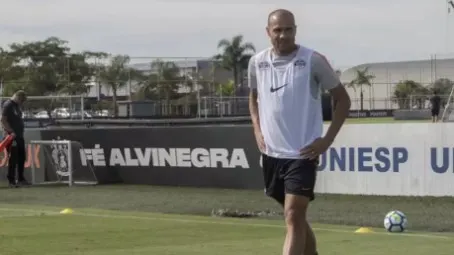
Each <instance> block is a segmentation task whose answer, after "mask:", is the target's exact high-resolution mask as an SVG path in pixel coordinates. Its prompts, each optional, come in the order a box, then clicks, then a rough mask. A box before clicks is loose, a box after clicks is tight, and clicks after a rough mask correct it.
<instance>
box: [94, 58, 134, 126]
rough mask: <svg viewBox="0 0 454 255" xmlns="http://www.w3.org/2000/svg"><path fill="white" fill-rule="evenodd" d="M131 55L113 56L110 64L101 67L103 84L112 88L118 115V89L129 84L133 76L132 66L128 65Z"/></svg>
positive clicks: (113, 100) (115, 113)
mask: <svg viewBox="0 0 454 255" xmlns="http://www.w3.org/2000/svg"><path fill="white" fill-rule="evenodd" d="M129 61H130V57H129V56H127V55H116V56H114V57H112V59H111V60H110V63H109V65H107V66H104V67H103V68H101V70H100V73H99V78H100V80H101V81H102V82H103V84H105V85H107V86H108V87H109V89H111V90H112V104H113V107H114V109H113V110H114V116H115V117H117V116H118V107H117V91H118V90H119V89H121V88H123V87H125V86H126V85H127V84H128V81H129V80H130V78H131V75H130V72H131V68H129V67H128V64H129Z"/></svg>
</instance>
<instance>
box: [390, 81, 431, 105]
mask: <svg viewBox="0 0 454 255" xmlns="http://www.w3.org/2000/svg"><path fill="white" fill-rule="evenodd" d="M427 93H428V89H427V88H425V87H424V86H423V85H421V84H420V83H417V82H415V81H412V80H404V81H400V82H399V83H398V84H397V85H396V87H395V88H394V95H393V100H394V102H396V103H397V105H398V107H399V109H410V108H413V107H414V106H416V107H418V108H423V106H424V103H425V101H426V100H427V98H426V97H425V96H422V95H427ZM412 95H418V96H417V97H416V98H414V99H413V98H411V96H412ZM415 104H416V105H415Z"/></svg>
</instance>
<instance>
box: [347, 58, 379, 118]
mask: <svg viewBox="0 0 454 255" xmlns="http://www.w3.org/2000/svg"><path fill="white" fill-rule="evenodd" d="M355 72H356V77H355V78H354V79H353V80H352V81H351V82H349V83H348V86H349V87H353V88H354V89H355V91H356V88H359V91H360V102H361V108H360V109H361V110H363V109H364V94H363V92H364V91H363V86H368V87H369V88H370V87H371V86H372V80H373V79H375V75H373V74H371V73H369V67H365V68H364V69H362V70H360V69H355Z"/></svg>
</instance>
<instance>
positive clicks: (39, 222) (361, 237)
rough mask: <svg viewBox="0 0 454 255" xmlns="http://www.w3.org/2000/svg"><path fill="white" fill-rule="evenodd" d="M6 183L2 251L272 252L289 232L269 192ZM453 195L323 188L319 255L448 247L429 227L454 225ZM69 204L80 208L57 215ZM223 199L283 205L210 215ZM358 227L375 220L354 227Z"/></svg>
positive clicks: (230, 204)
mask: <svg viewBox="0 0 454 255" xmlns="http://www.w3.org/2000/svg"><path fill="white" fill-rule="evenodd" d="M0 192H1V193H2V196H1V197H0V230H1V238H0V254H2V255H12V254H15V255H16V254H17V255H19V254H20V255H28V254H40V255H42V254H47V255H56V254H66V255H75V254H84V255H104V254H105V255H107V254H109V255H115V254H118V255H119V254H157V255H158V254H159V255H171V254H175V255H176V254H187V255H196V254H197V255H201V254H207V255H208V254H209V255H212V254H218V255H223V254H229V255H230V254H238V255H240V254H260V255H268V254H269V255H275V254H280V252H281V246H282V242H283V235H284V231H285V229H284V226H283V222H282V216H281V215H280V214H279V212H281V209H280V208H279V207H278V206H276V204H275V203H274V202H273V201H272V200H270V199H268V198H266V197H265V196H264V195H263V191H244V190H243V191H241V190H220V189H196V188H175V187H152V186H130V185H105V186H104V185H103V186H96V187H73V188H68V187H33V188H21V189H1V190H0ZM453 202H454V200H453V199H451V198H440V199H438V198H437V199H435V198H428V199H421V198H385V197H358V196H334V195H319V196H318V197H317V199H316V200H315V201H314V203H313V204H312V206H311V208H310V213H309V214H310V218H311V221H312V222H317V223H316V224H314V227H315V232H316V234H317V236H318V239H319V250H320V254H321V255H325V254H330V255H336V254H337V255H344V254H345V255H350V254H355V255H383V254H402V253H407V254H412V255H422V254H437V255H444V254H446V255H448V254H452V250H453V249H454V234H451V233H434V232H432V233H431V232H427V230H429V229H430V226H431V225H432V223H431V220H432V221H433V222H435V223H434V224H435V225H436V226H439V229H434V230H437V231H447V230H451V231H452V230H454V223H453V222H452V220H451V219H452V217H451V216H452V212H454V203H453ZM64 208H72V209H73V210H74V213H73V214H71V215H61V214H59V212H60V211H61V210H62V209H64ZM226 208H229V209H238V210H241V211H267V212H276V213H277V214H274V215H273V216H267V217H259V218H247V219H239V218H225V217H213V216H212V215H211V214H212V211H213V210H217V209H226ZM391 209H401V210H403V211H404V212H406V214H407V216H408V217H409V223H410V230H409V232H407V233H404V234H388V233H385V232H384V231H383V229H382V228H381V224H382V221H383V216H384V214H385V213H386V212H387V211H388V210H391ZM437 222H438V223H437ZM323 223H337V225H332V224H323ZM346 224H348V225H350V226H346ZM437 224H438V225H437ZM359 226H376V227H378V228H376V229H374V233H370V234H357V233H354V230H355V229H357V228H358V227H359ZM416 230H418V231H416Z"/></svg>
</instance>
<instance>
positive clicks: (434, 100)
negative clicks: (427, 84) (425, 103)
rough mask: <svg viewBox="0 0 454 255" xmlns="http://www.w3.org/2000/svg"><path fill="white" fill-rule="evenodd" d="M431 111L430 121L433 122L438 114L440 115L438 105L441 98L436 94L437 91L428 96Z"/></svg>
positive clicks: (436, 119)
mask: <svg viewBox="0 0 454 255" xmlns="http://www.w3.org/2000/svg"><path fill="white" fill-rule="evenodd" d="M430 104H431V110H432V111H431V112H432V122H433V123H435V122H437V121H438V116H439V115H440V108H441V107H440V106H441V98H440V96H438V94H437V92H436V91H434V94H433V96H432V97H431V98H430Z"/></svg>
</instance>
